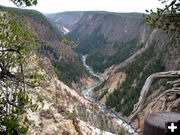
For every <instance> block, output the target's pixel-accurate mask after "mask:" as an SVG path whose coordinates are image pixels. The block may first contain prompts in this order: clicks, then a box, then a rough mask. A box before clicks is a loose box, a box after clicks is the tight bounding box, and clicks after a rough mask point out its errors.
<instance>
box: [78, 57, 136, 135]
mask: <svg viewBox="0 0 180 135" xmlns="http://www.w3.org/2000/svg"><path fill="white" fill-rule="evenodd" d="M86 58H87V55H83V56H82V61H83V65H84V66H85V68H86V69H87V70H88V72H89V73H90V74H91V75H92V76H94V77H96V78H97V80H98V81H97V84H96V85H95V86H92V87H90V88H86V89H84V90H82V92H81V94H82V95H83V96H84V97H85V98H86V99H88V100H90V101H91V102H93V103H94V105H95V106H96V107H97V108H98V109H100V110H101V111H102V112H103V113H104V114H105V115H106V116H107V117H111V118H112V119H113V120H114V121H116V122H117V123H118V124H119V125H120V126H123V127H124V129H126V130H127V131H128V132H129V133H130V134H132V135H138V134H137V133H136V132H135V129H134V128H133V127H132V126H131V125H129V124H128V123H127V122H126V121H124V120H123V119H122V118H120V117H119V116H118V115H117V114H115V113H114V112H112V111H111V110H110V109H108V108H107V107H106V106H105V105H103V104H101V103H98V102H96V101H95V100H94V98H93V97H92V93H93V90H94V88H96V87H98V86H99V85H101V84H102V82H103V81H104V78H103V77H101V76H99V75H97V74H96V73H95V72H94V71H93V69H92V68H91V67H89V66H88V65H87V64H86Z"/></svg>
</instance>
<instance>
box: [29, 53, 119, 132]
mask: <svg viewBox="0 0 180 135" xmlns="http://www.w3.org/2000/svg"><path fill="white" fill-rule="evenodd" d="M28 62H29V63H28V65H26V66H27V67H29V66H30V67H31V68H38V69H39V70H40V71H41V73H42V74H43V78H41V82H40V85H39V86H38V87H36V88H31V89H28V95H29V96H30V97H31V99H32V100H33V101H36V99H38V100H39V101H41V102H38V110H37V111H36V112H31V111H29V112H28V119H29V131H28V135H32V134H38V135H47V134H54V135H89V134H103V135H115V134H113V133H111V132H107V131H113V132H116V130H115V129H117V127H115V126H113V125H112V123H111V121H110V119H107V118H103V116H102V115H101V114H100V113H99V114H98V113H97V114H96V113H95V114H94V117H96V119H98V120H97V121H95V120H93V122H94V124H92V122H91V121H90V120H92V117H91V115H88V112H89V113H92V112H91V111H90V110H88V109H87V108H86V105H85V104H88V103H89V101H87V100H85V99H84V98H83V97H81V96H80V95H79V94H78V93H77V92H76V91H75V90H73V89H71V88H69V87H68V86H66V85H65V84H64V83H63V82H61V81H59V80H58V78H57V76H56V74H55V72H54V69H53V66H52V65H51V62H50V60H49V59H48V58H47V57H43V58H39V57H37V56H36V55H34V56H32V57H30V58H29V59H28ZM81 100H83V103H82V102H81ZM84 112H86V115H87V117H85V118H84V114H83V115H81V114H82V113H84ZM96 115H97V116H96ZM103 120H106V121H108V123H99V121H103ZM86 121H87V122H86ZM95 123H97V124H95ZM98 124H101V126H97V125H98ZM92 125H93V126H92ZM96 127H99V128H100V129H99V128H96ZM102 129H103V130H102ZM104 130H106V131H104Z"/></svg>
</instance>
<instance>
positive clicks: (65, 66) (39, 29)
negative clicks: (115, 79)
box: [0, 6, 86, 86]
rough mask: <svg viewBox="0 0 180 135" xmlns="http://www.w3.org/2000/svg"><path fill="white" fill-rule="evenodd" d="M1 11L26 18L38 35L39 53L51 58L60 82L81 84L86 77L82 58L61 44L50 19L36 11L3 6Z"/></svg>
mask: <svg viewBox="0 0 180 135" xmlns="http://www.w3.org/2000/svg"><path fill="white" fill-rule="evenodd" d="M0 11H9V12H12V13H15V14H16V15H19V16H21V15H23V16H24V17H25V19H26V20H27V21H28V22H29V24H30V26H31V27H32V29H33V31H34V32H35V33H36V35H37V41H38V42H40V43H41V46H39V47H38V48H37V50H38V53H39V54H40V55H41V56H46V57H48V58H50V60H51V62H52V63H53V65H54V67H55V69H56V72H57V74H58V77H59V79H60V80H62V81H64V82H65V83H66V84H67V85H69V86H71V85H72V83H77V82H79V81H80V80H81V78H83V77H84V75H86V73H85V69H84V67H83V65H82V63H81V60H80V58H79V57H78V56H77V54H75V53H74V51H73V50H72V49H71V47H70V46H65V45H64V44H63V43H62V42H61V40H62V35H61V34H60V32H59V30H58V29H57V27H56V26H55V25H54V24H53V23H52V22H49V20H48V18H47V17H46V16H44V15H43V14H42V13H40V12H38V11H35V10H25V9H17V8H8V7H3V6H0ZM62 52H63V54H64V55H63V54H62ZM69 74H71V76H70V75H69Z"/></svg>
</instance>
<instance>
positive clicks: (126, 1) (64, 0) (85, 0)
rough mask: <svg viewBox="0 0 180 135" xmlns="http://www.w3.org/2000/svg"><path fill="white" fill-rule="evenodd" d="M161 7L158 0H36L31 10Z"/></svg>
mask: <svg viewBox="0 0 180 135" xmlns="http://www.w3.org/2000/svg"><path fill="white" fill-rule="evenodd" d="M0 5H4V6H10V7H14V5H13V3H12V2H10V0H0ZM157 7H163V5H162V4H161V2H159V1H158V0H38V5H37V6H33V7H31V9H35V10H38V11H40V12H43V13H55V12H62V11H92V10H93V11H94V10H99V11H112V12H145V10H146V9H156V8H157Z"/></svg>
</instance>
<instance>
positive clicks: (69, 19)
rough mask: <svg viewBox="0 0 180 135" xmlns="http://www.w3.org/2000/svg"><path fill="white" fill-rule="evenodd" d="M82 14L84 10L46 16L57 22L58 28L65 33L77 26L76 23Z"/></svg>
mask: <svg viewBox="0 0 180 135" xmlns="http://www.w3.org/2000/svg"><path fill="white" fill-rule="evenodd" d="M82 15H83V12H80V11H79V12H78V11H77V12H62V13H55V14H47V15H46V16H47V17H48V18H49V19H50V20H52V21H53V22H55V23H56V24H57V26H58V28H59V29H60V31H62V32H63V34H67V33H69V32H70V31H71V30H73V29H74V28H75V25H76V23H77V22H78V21H79V19H80V18H81V17H82Z"/></svg>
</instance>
